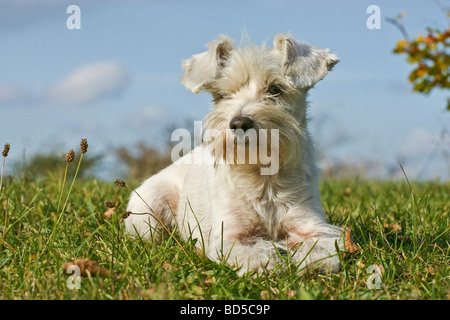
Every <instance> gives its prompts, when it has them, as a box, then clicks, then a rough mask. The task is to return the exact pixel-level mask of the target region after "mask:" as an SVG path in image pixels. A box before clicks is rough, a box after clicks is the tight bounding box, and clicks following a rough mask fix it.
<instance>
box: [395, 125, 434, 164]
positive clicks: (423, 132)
mask: <svg viewBox="0 0 450 320" xmlns="http://www.w3.org/2000/svg"><path fill="white" fill-rule="evenodd" d="M437 141H438V137H437V135H435V134H433V133H431V132H430V131H429V130H427V129H424V128H415V129H413V130H412V131H410V132H409V133H408V135H407V137H406V139H405V143H404V145H403V147H402V149H401V155H402V156H404V157H418V156H427V155H428V154H430V153H431V152H433V151H435V150H436V146H437Z"/></svg>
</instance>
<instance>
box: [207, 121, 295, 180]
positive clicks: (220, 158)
mask: <svg viewBox="0 0 450 320" xmlns="http://www.w3.org/2000/svg"><path fill="white" fill-rule="evenodd" d="M205 132H208V130H207V128H206V129H205ZM212 132H215V134H214V135H213V136H208V135H206V137H207V139H205V140H204V145H205V146H206V147H207V148H208V150H209V152H210V153H211V154H212V156H213V157H214V164H215V165H216V166H217V165H218V164H226V165H230V166H232V167H233V168H234V169H238V170H247V171H251V172H254V171H256V170H258V171H259V172H260V173H261V174H262V175H273V174H276V173H277V172H278V169H279V168H280V164H282V162H283V161H284V160H285V159H288V158H289V159H291V158H292V155H289V157H285V156H284V155H287V154H289V152H293V151H294V150H295V149H297V147H296V146H294V145H295V143H294V144H293V143H292V141H295V140H290V139H288V136H287V135H285V134H283V133H280V132H279V129H270V130H269V129H249V130H247V131H246V132H243V131H242V130H239V129H238V130H231V129H224V130H222V131H220V130H218V129H213V130H212ZM289 161H291V160H289Z"/></svg>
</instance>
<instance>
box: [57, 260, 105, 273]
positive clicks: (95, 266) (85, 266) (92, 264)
mask: <svg viewBox="0 0 450 320" xmlns="http://www.w3.org/2000/svg"><path fill="white" fill-rule="evenodd" d="M73 265H76V266H78V267H79V268H80V276H82V277H86V276H88V275H91V276H107V275H108V274H109V270H108V269H105V268H103V267H101V266H100V264H99V263H98V262H97V261H94V260H89V259H75V260H73V261H68V262H65V263H64V265H63V267H62V268H63V270H64V272H66V271H67V268H68V267H70V266H73Z"/></svg>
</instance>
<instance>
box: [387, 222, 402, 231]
mask: <svg viewBox="0 0 450 320" xmlns="http://www.w3.org/2000/svg"><path fill="white" fill-rule="evenodd" d="M384 227H385V228H386V229H392V231H400V230H402V227H401V226H400V225H399V224H397V223H391V224H388V223H385V224H384Z"/></svg>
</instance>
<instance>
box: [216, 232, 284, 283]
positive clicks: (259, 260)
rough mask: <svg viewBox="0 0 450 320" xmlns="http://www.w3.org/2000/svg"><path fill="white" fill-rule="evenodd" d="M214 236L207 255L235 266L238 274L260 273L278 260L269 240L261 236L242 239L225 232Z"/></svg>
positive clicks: (271, 266) (270, 267)
mask: <svg viewBox="0 0 450 320" xmlns="http://www.w3.org/2000/svg"><path fill="white" fill-rule="evenodd" d="M214 238H215V239H216V240H215V241H212V242H211V247H210V250H209V257H210V258H211V259H213V260H216V261H217V262H219V263H226V264H228V265H230V266H232V267H235V268H237V272H238V274H239V275H243V274H245V273H247V272H257V273H262V272H264V271H265V270H271V269H272V268H273V267H274V266H275V265H276V263H277V262H278V260H277V255H276V251H275V248H274V245H273V243H272V242H271V241H268V240H264V239H261V238H259V239H242V238H239V237H238V236H236V235H230V234H227V233H225V234H224V235H223V237H221V235H217V236H214Z"/></svg>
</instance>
